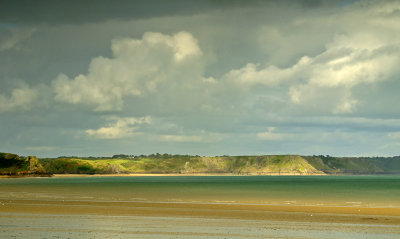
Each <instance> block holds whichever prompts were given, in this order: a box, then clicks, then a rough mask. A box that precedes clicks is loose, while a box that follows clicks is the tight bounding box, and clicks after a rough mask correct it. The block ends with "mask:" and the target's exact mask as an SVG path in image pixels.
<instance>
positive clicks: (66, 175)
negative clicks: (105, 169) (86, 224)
mask: <svg viewBox="0 0 400 239" xmlns="http://www.w3.org/2000/svg"><path fill="white" fill-rule="evenodd" d="M168 176H174V177H176V176H329V174H291V173H287V174H284V173H281V174H278V173H271V174H236V173H122V174H53V175H52V176H51V177H55V178H73V177H168Z"/></svg>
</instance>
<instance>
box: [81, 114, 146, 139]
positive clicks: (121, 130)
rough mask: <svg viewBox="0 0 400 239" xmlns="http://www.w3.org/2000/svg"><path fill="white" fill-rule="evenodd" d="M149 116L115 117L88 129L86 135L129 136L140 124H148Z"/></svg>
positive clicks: (100, 137)
mask: <svg viewBox="0 0 400 239" xmlns="http://www.w3.org/2000/svg"><path fill="white" fill-rule="evenodd" d="M150 121H151V119H150V117H142V118H134V117H125V118H118V119H115V122H113V123H110V124H108V125H106V126H104V127H101V128H99V129H88V130H86V131H85V133H86V135H87V136H88V137H90V138H95V139H120V138H126V137H130V136H132V135H133V134H134V131H135V129H137V127H138V125H140V124H150Z"/></svg>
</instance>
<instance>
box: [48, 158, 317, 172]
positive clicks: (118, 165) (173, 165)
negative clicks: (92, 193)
mask: <svg viewBox="0 0 400 239" xmlns="http://www.w3.org/2000/svg"><path fill="white" fill-rule="evenodd" d="M41 163H42V164H43V165H44V167H45V169H46V171H47V172H52V173H182V174H191V173H233V174H261V175H262V174H321V173H322V172H321V171H320V170H317V169H316V168H315V167H314V166H312V165H311V164H310V163H308V162H307V160H305V159H304V158H303V157H300V156H296V155H276V156H235V157H231V156H222V157H199V156H180V155H175V156H172V155H167V156H159V157H149V156H147V157H139V158H134V159H126V158H125V159H124V158H121V159H106V158H104V159H78V158H59V159H42V160H41Z"/></svg>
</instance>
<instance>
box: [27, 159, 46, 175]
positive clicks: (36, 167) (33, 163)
mask: <svg viewBox="0 0 400 239" xmlns="http://www.w3.org/2000/svg"><path fill="white" fill-rule="evenodd" d="M25 161H28V162H29V167H28V171H30V172H32V173H45V170H44V167H43V166H42V165H41V164H40V163H39V159H38V158H36V156H28V157H26V158H25Z"/></svg>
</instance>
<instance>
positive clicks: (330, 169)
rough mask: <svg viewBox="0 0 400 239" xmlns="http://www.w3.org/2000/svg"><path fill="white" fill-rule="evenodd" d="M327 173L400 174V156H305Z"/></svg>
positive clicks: (313, 164) (317, 167)
mask: <svg viewBox="0 0 400 239" xmlns="http://www.w3.org/2000/svg"><path fill="white" fill-rule="evenodd" d="M304 158H305V159H306V160H307V161H308V162H309V163H310V164H311V165H312V166H314V167H315V168H316V169H318V170H320V171H323V172H325V173H327V174H400V157H399V156H397V157H331V156H323V155H320V156H306V157H304Z"/></svg>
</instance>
